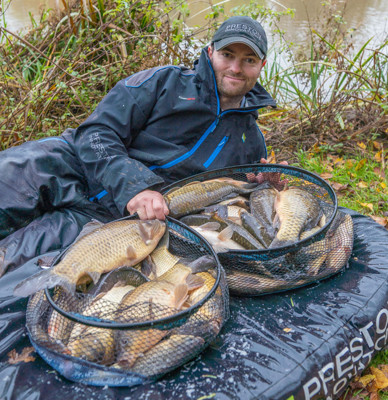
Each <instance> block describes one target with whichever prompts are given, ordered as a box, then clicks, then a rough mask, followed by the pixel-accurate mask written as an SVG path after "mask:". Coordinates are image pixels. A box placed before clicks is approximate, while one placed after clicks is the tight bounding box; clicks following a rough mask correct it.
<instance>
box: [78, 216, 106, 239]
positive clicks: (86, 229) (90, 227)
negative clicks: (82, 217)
mask: <svg viewBox="0 0 388 400" xmlns="http://www.w3.org/2000/svg"><path fill="white" fill-rule="evenodd" d="M103 225H104V223H103V222H100V221H97V220H96V219H92V220H91V221H90V222H88V223H87V224H85V225H84V226H83V227H82V229H81V232H80V233H79V234H78V236H77V237H76V238H75V239H74V242H73V244H74V243H75V242H78V240H80V239H81V238H83V237H84V236H86V235H88V234H89V233H90V232H93V231H95V230H96V229H98V228H101V227H102V226H103Z"/></svg>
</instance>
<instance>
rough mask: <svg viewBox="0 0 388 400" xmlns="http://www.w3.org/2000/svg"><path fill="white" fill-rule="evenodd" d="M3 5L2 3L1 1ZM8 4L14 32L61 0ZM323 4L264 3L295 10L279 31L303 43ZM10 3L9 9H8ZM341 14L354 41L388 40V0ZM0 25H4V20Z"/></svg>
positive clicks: (364, 2)
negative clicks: (31, 16)
mask: <svg viewBox="0 0 388 400" xmlns="http://www.w3.org/2000/svg"><path fill="white" fill-rule="evenodd" d="M0 1H1V0H0ZM2 1H3V3H4V4H5V22H6V24H7V28H8V29H10V30H11V31H14V32H16V31H19V30H21V29H28V27H29V26H31V20H30V16H29V12H30V13H31V14H32V15H33V16H34V18H35V19H39V15H40V13H41V10H42V8H43V7H45V8H46V9H47V8H48V7H49V8H52V9H54V10H55V9H57V7H58V4H59V3H60V2H59V1H58V0H10V2H9V1H8V0H2ZM321 2H322V0H263V1H262V2H261V3H262V4H263V5H265V6H267V7H271V8H273V9H274V10H276V11H281V10H284V9H285V8H294V9H295V10H296V12H295V17H294V18H290V17H284V18H282V20H281V22H280V24H279V28H280V29H282V30H284V31H285V32H286V37H287V39H289V40H291V41H293V42H296V43H303V41H304V40H305V39H306V35H308V34H309V32H310V29H309V25H310V26H314V27H315V26H316V21H317V19H318V18H321V17H322V15H323V14H322V6H321ZM7 3H9V5H8V7H7V6H6V5H7ZM188 3H189V8H190V10H191V15H190V17H189V20H188V23H189V24H190V25H191V26H193V25H202V24H203V23H204V21H205V20H204V17H205V15H206V13H207V12H208V7H209V2H208V1H207V0H189V2H188ZM246 3H248V1H247V0H224V1H223V0H219V1H217V0H216V1H213V4H223V5H224V7H225V9H226V11H227V12H230V10H231V9H232V8H233V7H236V6H240V5H242V4H246ZM333 3H335V4H336V9H337V11H338V12H339V11H341V10H342V9H343V8H344V5H345V4H346V8H345V14H344V17H345V20H346V21H347V24H346V28H353V29H354V32H353V37H354V41H355V44H356V47H357V44H363V43H365V41H366V40H367V39H369V38H370V37H372V36H374V37H375V38H376V41H377V42H378V43H381V42H382V40H384V39H386V38H387V37H388V0H348V1H346V0H337V1H334V2H333ZM0 24H3V21H2V20H0Z"/></svg>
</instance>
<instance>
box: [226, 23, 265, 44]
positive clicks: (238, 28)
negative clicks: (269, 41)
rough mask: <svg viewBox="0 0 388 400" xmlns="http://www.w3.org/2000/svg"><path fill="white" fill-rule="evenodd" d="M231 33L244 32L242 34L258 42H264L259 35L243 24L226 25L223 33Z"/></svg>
mask: <svg viewBox="0 0 388 400" xmlns="http://www.w3.org/2000/svg"><path fill="white" fill-rule="evenodd" d="M232 31H234V32H244V33H247V34H251V35H253V36H256V37H257V38H259V39H260V40H264V39H263V37H262V36H261V34H260V33H259V32H258V31H257V30H256V29H254V28H251V27H250V26H248V25H245V24H231V25H228V26H227V27H226V29H225V32H232Z"/></svg>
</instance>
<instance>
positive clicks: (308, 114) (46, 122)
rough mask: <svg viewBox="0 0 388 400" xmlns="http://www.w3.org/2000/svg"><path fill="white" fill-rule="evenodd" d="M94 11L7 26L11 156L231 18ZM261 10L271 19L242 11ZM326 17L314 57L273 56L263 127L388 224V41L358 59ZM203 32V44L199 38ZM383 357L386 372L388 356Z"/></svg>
mask: <svg viewBox="0 0 388 400" xmlns="http://www.w3.org/2000/svg"><path fill="white" fill-rule="evenodd" d="M87 4H88V6H87V7H78V6H76V5H73V6H70V5H69V4H67V7H66V8H65V10H64V12H63V14H61V15H58V16H53V17H52V18H48V16H47V15H44V16H43V18H42V20H41V21H39V22H37V24H36V27H35V28H34V29H32V30H31V31H29V32H28V33H27V34H26V35H24V36H23V37H21V36H18V35H16V34H14V33H11V32H9V31H8V30H7V29H3V30H2V43H1V44H0V55H1V60H2V61H1V66H0V85H1V87H2V88H3V90H2V91H1V93H0V105H1V107H0V146H1V149H2V150H4V149H6V148H9V147H12V146H17V145H19V144H21V143H23V142H25V141H27V140H34V139H38V138H42V137H46V136H56V135H60V134H61V133H62V132H63V131H64V130H65V129H66V128H68V127H76V126H77V125H79V124H80V123H81V122H82V121H83V120H84V119H85V118H86V117H87V116H88V115H90V113H91V112H92V111H93V109H94V108H95V106H96V105H97V104H98V103H99V102H100V100H101V99H102V97H103V96H104V95H105V94H106V93H107V92H108V90H109V89H110V88H111V87H113V86H114V84H115V83H116V82H118V81H119V80H120V79H122V78H124V77H126V76H128V75H130V74H133V73H135V72H137V71H139V70H142V69H145V68H151V67H154V66H158V65H163V64H185V65H192V62H193V61H194V60H195V59H196V57H197V56H198V54H199V51H200V49H201V47H202V46H203V45H204V44H205V43H207V41H208V39H209V38H210V37H211V35H212V32H214V28H215V26H216V24H217V22H218V21H221V20H222V10H221V9H219V8H216V7H215V8H214V9H212V10H211V13H210V14H209V18H208V19H207V21H208V23H207V25H206V26H203V27H201V28H200V29H199V30H194V29H188V28H187V26H186V25H185V17H186V15H187V8H185V7H184V6H182V5H180V4H179V2H174V1H172V2H170V3H169V4H168V5H166V4H164V5H163V4H161V3H157V2H155V3H152V4H148V3H147V4H145V6H144V7H143V8H140V7H139V5H138V4H137V3H136V4H130V3H125V4H124V3H123V4H120V5H117V4H115V3H113V2H112V3H107V2H102V1H98V2H96V3H95V5H94V6H92V3H87ZM257 10H259V12H261V13H263V15H264V13H265V12H266V10H265V9H258V8H255V9H253V8H252V9H249V8H245V9H244V13H245V14H248V13H252V12H256V13H257ZM266 15H267V16H266V18H273V19H275V20H276V19H277V18H280V17H281V15H280V14H279V13H271V14H266ZM255 16H256V17H257V16H258V15H256V14H255ZM327 21H328V22H327V24H326V25H325V24H323V25H322V27H319V28H320V29H318V27H315V32H313V35H312V39H311V42H309V43H307V44H306V49H308V51H301V52H299V53H298V52H294V51H293V50H292V46H291V45H290V46H285V49H287V50H284V53H281V54H272V55H271V63H270V65H268V66H267V67H266V68H265V70H264V74H263V76H262V82H261V83H262V85H263V86H264V87H265V88H266V89H267V90H268V91H269V92H270V93H271V94H272V95H273V97H275V98H276V99H277V102H278V105H279V107H278V109H277V110H268V109H267V110H262V112H261V113H260V118H259V126H260V127H261V129H262V131H263V132H264V134H265V137H266V141H267V144H268V147H269V150H270V151H269V153H270V159H271V161H277V162H278V161H282V160H287V161H288V162H289V163H293V164H295V165H299V166H301V167H303V168H306V169H308V170H311V171H313V172H317V173H319V174H320V175H321V176H323V177H324V178H325V179H327V180H329V181H330V183H331V184H332V186H333V187H334V188H335V189H336V192H337V195H338V197H339V200H340V205H343V206H346V207H348V208H352V209H354V210H356V211H359V212H361V213H363V214H365V215H369V216H371V217H373V218H375V219H376V221H377V222H379V223H381V225H384V226H387V224H388V189H387V184H386V177H387V174H388V169H387V163H388V152H387V149H388V107H387V94H388V60H387V53H388V51H387V47H388V42H387V41H385V42H383V43H381V44H380V45H379V46H377V47H375V48H369V42H368V41H366V42H365V44H364V46H362V48H361V49H360V50H359V51H357V52H356V53H353V52H352V44H351V41H349V38H348V37H347V36H346V32H343V30H341V29H340V28H341V20H340V19H337V20H336V19H333V18H331V19H330V15H328V20H327ZM325 26H326V28H324V27H325ZM199 31H201V39H197V36H195V33H198V32H199ZM306 49H305V50H306ZM306 54H309V56H308V57H307V56H306ZM282 57H287V59H288V60H289V63H288V64H287V67H284V63H282V62H280V59H281V58H282ZM381 354H382V356H381V357H383V363H384V364H387V363H388V354H387V352H382V353H381Z"/></svg>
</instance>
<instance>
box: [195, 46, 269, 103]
mask: <svg viewBox="0 0 388 400" xmlns="http://www.w3.org/2000/svg"><path fill="white" fill-rule="evenodd" d="M208 47H209V46H206V47H204V48H203V49H202V52H201V55H200V57H199V59H198V60H196V61H195V62H194V71H195V72H196V76H197V80H198V81H199V82H201V84H205V85H208V86H209V90H211V91H213V92H214V93H215V95H216V97H217V98H218V91H217V84H216V80H215V74H214V70H213V67H212V64H211V61H210V58H209V55H208ZM245 98H246V100H247V104H248V107H243V108H246V109H256V110H258V109H259V108H263V107H274V108H275V107H276V102H275V100H274V99H273V98H272V97H271V95H270V94H269V93H268V92H267V91H266V90H265V89H264V88H263V86H261V85H260V84H259V83H258V82H256V84H255V86H254V87H253V88H252V89H251V90H250V91H249V92H248V93H247V94H246V95H245Z"/></svg>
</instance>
